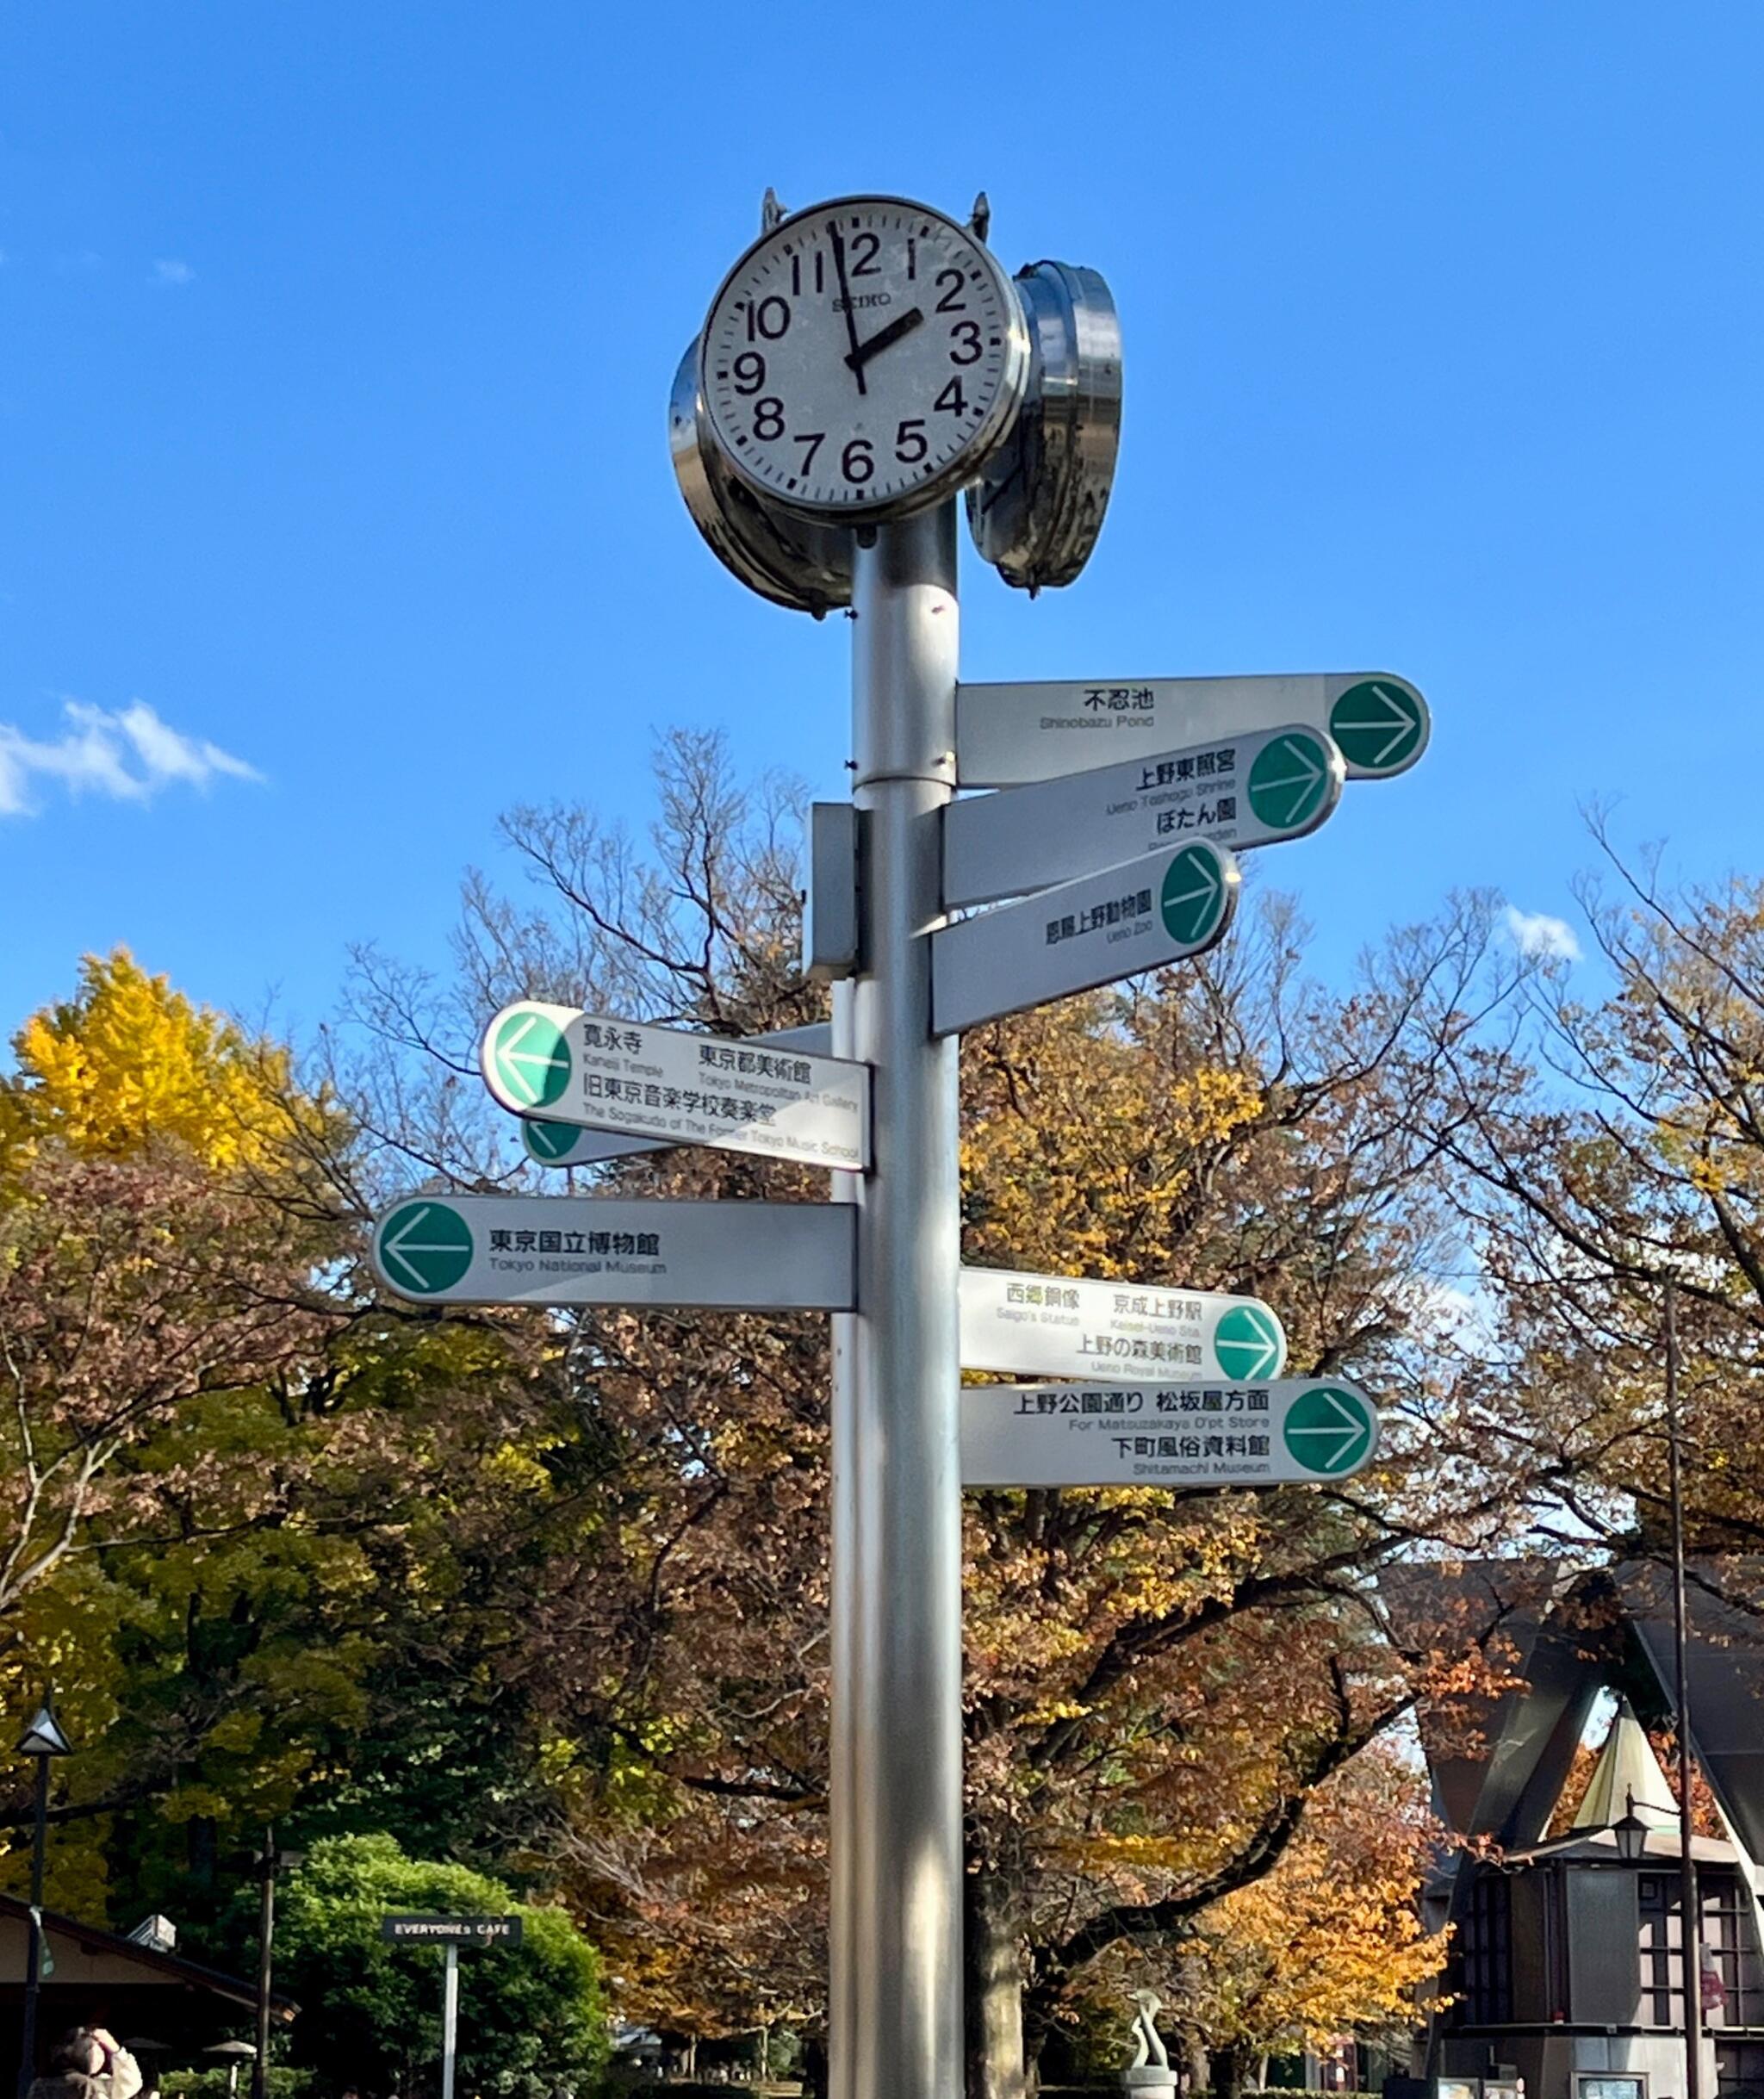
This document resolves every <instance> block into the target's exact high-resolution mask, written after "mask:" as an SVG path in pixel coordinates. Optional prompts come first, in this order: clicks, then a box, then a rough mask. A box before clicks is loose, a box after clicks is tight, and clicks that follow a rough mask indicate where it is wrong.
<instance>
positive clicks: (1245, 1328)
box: [960, 1268, 1286, 1383]
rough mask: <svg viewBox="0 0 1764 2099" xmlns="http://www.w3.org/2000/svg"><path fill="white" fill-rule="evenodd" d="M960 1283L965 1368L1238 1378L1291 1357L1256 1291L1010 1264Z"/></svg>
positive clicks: (1269, 1373) (968, 1275) (976, 1272)
mask: <svg viewBox="0 0 1764 2099" xmlns="http://www.w3.org/2000/svg"><path fill="white" fill-rule="evenodd" d="M960 1289H961V1296H960V1306H961V1365H962V1368H963V1369H965V1370H1001V1371H1014V1372H1016V1375H1017V1376H1022V1377H1089V1378H1104V1379H1107V1380H1109V1382H1117V1381H1122V1380H1124V1381H1126V1382H1129V1383H1131V1382H1134V1381H1136V1380H1140V1379H1144V1378H1148V1377H1151V1378H1158V1379H1159V1380H1164V1379H1169V1380H1171V1381H1176V1380H1186V1379H1193V1378H1219V1377H1222V1378H1227V1379H1229V1380H1230V1381H1231V1382H1233V1383H1240V1382H1244V1381H1245V1380H1250V1379H1261V1380H1264V1381H1265V1380H1266V1379H1268V1378H1270V1377H1278V1376H1279V1375H1280V1373H1281V1371H1282V1370H1283V1369H1284V1368H1285V1364H1286V1335H1285V1333H1284V1332H1283V1330H1282V1327H1281V1324H1280V1321H1279V1320H1278V1319H1277V1318H1276V1316H1275V1314H1274V1313H1273V1311H1272V1310H1271V1309H1270V1307H1268V1306H1267V1305H1264V1303H1263V1302H1262V1301H1261V1299H1260V1298H1258V1297H1233V1296H1229V1295H1226V1294H1225V1293H1223V1292H1221V1291H1218V1290H1183V1289H1175V1288H1173V1287H1170V1286H1166V1285H1164V1284H1154V1283H1143V1282H1099V1281H1097V1280H1096V1278H1095V1277H1092V1276H1035V1275H1028V1274H1024V1273H1022V1272H1020V1271H1018V1270H1014V1269H1003V1268H964V1269H963V1270H962V1271H961V1286H960Z"/></svg>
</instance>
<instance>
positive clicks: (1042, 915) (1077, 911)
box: [931, 838, 1239, 1035]
mask: <svg viewBox="0 0 1764 2099" xmlns="http://www.w3.org/2000/svg"><path fill="white" fill-rule="evenodd" d="M1238 879H1239V877H1238V868H1237V862H1236V861H1235V860H1233V858H1232V856H1231V854H1229V853H1227V851H1226V850H1225V849H1224V848H1222V847H1221V846H1215V845H1214V844H1213V843H1212V842H1211V841H1209V840H1208V839H1205V838H1197V839H1196V840H1195V841H1193V842H1192V843H1191V844H1189V845H1185V846H1177V847H1176V848H1173V849H1172V850H1171V851H1167V852H1164V853H1146V854H1141V856H1140V858H1139V859H1138V860H1127V861H1126V862H1125V863H1124V864H1123V865H1122V866H1119V867H1109V868H1107V869H1105V870H1104V871H1103V873H1101V874H1092V875H1086V876H1085V877H1084V879H1083V880H1082V881H1078V882H1065V883H1062V884H1061V885H1060V886H1059V888H1057V889H1044V890H1043V891H1041V892H1040V894H1039V895H1038V896H1034V897H1028V899H1027V900H1026V901H1024V902H1023V903H1021V904H1001V905H999V907H998V908H997V910H991V911H983V912H982V913H980V915H979V916H978V917H974V918H964V919H962V920H960V922H958V923H957V924H955V925H953V926H942V927H940V928H938V929H937V930H936V931H935V932H934V933H933V934H932V935H931V1027H932V1030H933V1032H934V1033H935V1034H940V1035H953V1034H960V1033H961V1031H962V1030H963V1029H964V1028H978V1027H979V1026H980V1025H981V1024H982V1022H986V1021H996V1020H998V1019H999V1018H1001V1017H1002V1016H1003V1015H1005V1014H1007V1013H1022V1012H1023V1011H1024V1010H1026V1009H1028V1007H1030V1006H1041V1005H1046V1004H1047V1002H1048V1001H1049V1000H1050V999H1055V998H1065V997H1068V996H1070V994H1071V993H1072V992H1074V991H1094V990H1095V989H1096V987H1097V986H1098V985H1099V984H1115V983H1116V982H1118V981H1119V980H1120V979H1121V978H1123V977H1134V976H1137V975H1138V974H1139V972H1140V971H1141V970H1147V969H1162V968H1163V967H1164V966H1165V964H1166V963H1171V962H1180V961H1182V960H1183V959H1184V958H1185V957H1187V956H1189V955H1196V954H1202V953H1205V951H1206V950H1207V949H1208V947H1212V946H1213V945H1214V942H1215V941H1219V940H1220V939H1221V937H1222V936H1223V935H1224V932H1225V928H1227V926H1228V925H1229V924H1230V923H1231V915H1232V911H1233V909H1234V907H1235V905H1236V903H1237V891H1238Z"/></svg>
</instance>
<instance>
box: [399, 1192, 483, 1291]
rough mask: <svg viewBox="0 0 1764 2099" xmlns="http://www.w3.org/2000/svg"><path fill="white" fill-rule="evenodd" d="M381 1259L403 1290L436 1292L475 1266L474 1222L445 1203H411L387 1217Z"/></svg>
mask: <svg viewBox="0 0 1764 2099" xmlns="http://www.w3.org/2000/svg"><path fill="white" fill-rule="evenodd" d="M375 1258H376V1262H377V1264H378V1266H379V1270H380V1272H381V1274H382V1276H385V1278H386V1280H387V1281H388V1282H390V1283H392V1284H394V1286H395V1287H396V1288H397V1289H401V1290H404V1291H407V1292H408V1293H409V1295H411V1296H413V1297H436V1296H438V1295H440V1293H441V1292H442V1291H443V1290H450V1289H452V1288H453V1286H454V1284H455V1283H456V1282H459V1281H460V1279H461V1278H462V1277H463V1276H464V1274H465V1272H466V1270H468V1269H469V1267H470V1266H471V1264H472V1232H471V1226H469V1224H467V1222H466V1220H464V1218H463V1217H462V1216H461V1215H460V1214H459V1212H458V1211H457V1210H456V1209H452V1208H450V1207H449V1206H448V1205H447V1204H446V1203H444V1202H407V1203H404V1204H403V1205H401V1207H400V1208H398V1209H395V1210H394V1211H393V1213H392V1214H391V1215H390V1216H389V1217H388V1218H386V1219H385V1220H383V1221H382V1224H381V1226H380V1229H379V1232H378V1233H377V1235H376V1240H375Z"/></svg>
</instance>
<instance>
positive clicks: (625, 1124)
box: [481, 999, 870, 1171]
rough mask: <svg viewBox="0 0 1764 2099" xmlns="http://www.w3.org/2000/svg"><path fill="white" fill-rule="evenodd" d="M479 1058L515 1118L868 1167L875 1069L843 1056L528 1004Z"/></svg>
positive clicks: (490, 1037)
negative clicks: (530, 1116) (871, 1080)
mask: <svg viewBox="0 0 1764 2099" xmlns="http://www.w3.org/2000/svg"><path fill="white" fill-rule="evenodd" d="M481 1063H482V1066H483V1072H484V1079H485V1083H486V1084H488V1087H489V1089H490V1091H491V1093H492V1094H493V1095H494V1096H495V1098H496V1099H497V1100H498V1101H500V1102H501V1104H502V1106H503V1107H505V1108H511V1109H512V1111H513V1112H514V1113H515V1114H516V1115H537V1116H539V1117H541V1118H543V1120H544V1121H550V1122H573V1123H580V1124H581V1125H583V1126H584V1127H587V1128H589V1129H601V1130H614V1131H617V1132H618V1133H620V1134H622V1135H624V1136H627V1137H648V1138H653V1139H656V1140H660V1141H662V1143H665V1144H674V1145H707V1146H711V1147H712V1148H713V1149H715V1150H717V1151H724V1152H754V1153H755V1154H756V1155H758V1156H759V1157H760V1158H787V1159H793V1160H795V1161H796V1162H797V1163H798V1164H801V1165H805V1166H836V1167H841V1168H843V1169H846V1170H848V1171H856V1170H860V1169H861V1168H863V1167H864V1166H866V1165H867V1164H868V1163H869V1156H870V1153H869V1142H870V1074H869V1071H868V1070H867V1069H866V1067H865V1066H864V1065H860V1064H852V1063H850V1062H848V1061H847V1060H846V1059H843V1058H838V1057H820V1056H816V1055H813V1054H811V1053H809V1052H808V1051H805V1050H800V1049H795V1048H791V1047H786V1046H780V1045H777V1044H773V1045H770V1046H767V1045H766V1044H764V1043H761V1042H757V1041H742V1040H738V1039H735V1038H732V1037H730V1036H726V1035H700V1034H688V1033H686V1031H685V1030H684V1029H682V1028H655V1027H650V1026H648V1025H646V1024H644V1023H643V1022H637V1021H622V1020H617V1019H614V1018H612V1017H611V1016H610V1015H604V1014H597V1013H582V1012H580V1011H578V1010H577V1009H576V1008H575V1007H574V1006H550V1005H544V1004H542V1003H539V1002H538V1001H537V1000H533V999H523V1000H521V1001H520V1002H519V1003H518V1004H515V1005H512V1006H505V1007H504V1008H503V1009H502V1010H501V1012H500V1013H499V1014H498V1015H496V1017H495V1019H494V1020H493V1021H492V1022H491V1023H490V1025H489V1027H488V1028H486V1029H485V1031H484V1041H483V1048H482V1051H481Z"/></svg>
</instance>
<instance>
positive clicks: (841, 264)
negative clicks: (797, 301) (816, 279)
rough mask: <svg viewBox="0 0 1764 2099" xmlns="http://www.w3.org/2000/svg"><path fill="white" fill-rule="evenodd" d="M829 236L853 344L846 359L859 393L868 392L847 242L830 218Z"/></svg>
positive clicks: (846, 327) (851, 343) (847, 331)
mask: <svg viewBox="0 0 1764 2099" xmlns="http://www.w3.org/2000/svg"><path fill="white" fill-rule="evenodd" d="M827 238H828V239H829V240H830V241H831V242H832V243H833V267H834V269H835V270H836V271H837V272H838V275H839V304H840V307H841V310H842V312H843V313H844V314H845V333H846V339H847V341H848V342H849V343H850V345H851V355H850V356H849V357H848V358H847V359H846V360H845V361H846V363H848V364H849V365H850V366H851V369H852V370H853V371H854V373H855V374H856V376H857V382H858V391H859V393H860V394H867V393H868V392H869V390H870V389H869V387H868V385H867V383H866V381H865V378H864V367H863V363H862V360H861V359H860V357H859V356H858V317H857V315H856V314H854V313H853V312H852V310H851V285H850V283H849V282H848V279H847V277H846V274H845V243H844V241H843V240H842V239H840V237H839V228H838V227H836V226H835V225H834V224H833V222H832V221H831V220H829V221H828V226H827Z"/></svg>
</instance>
